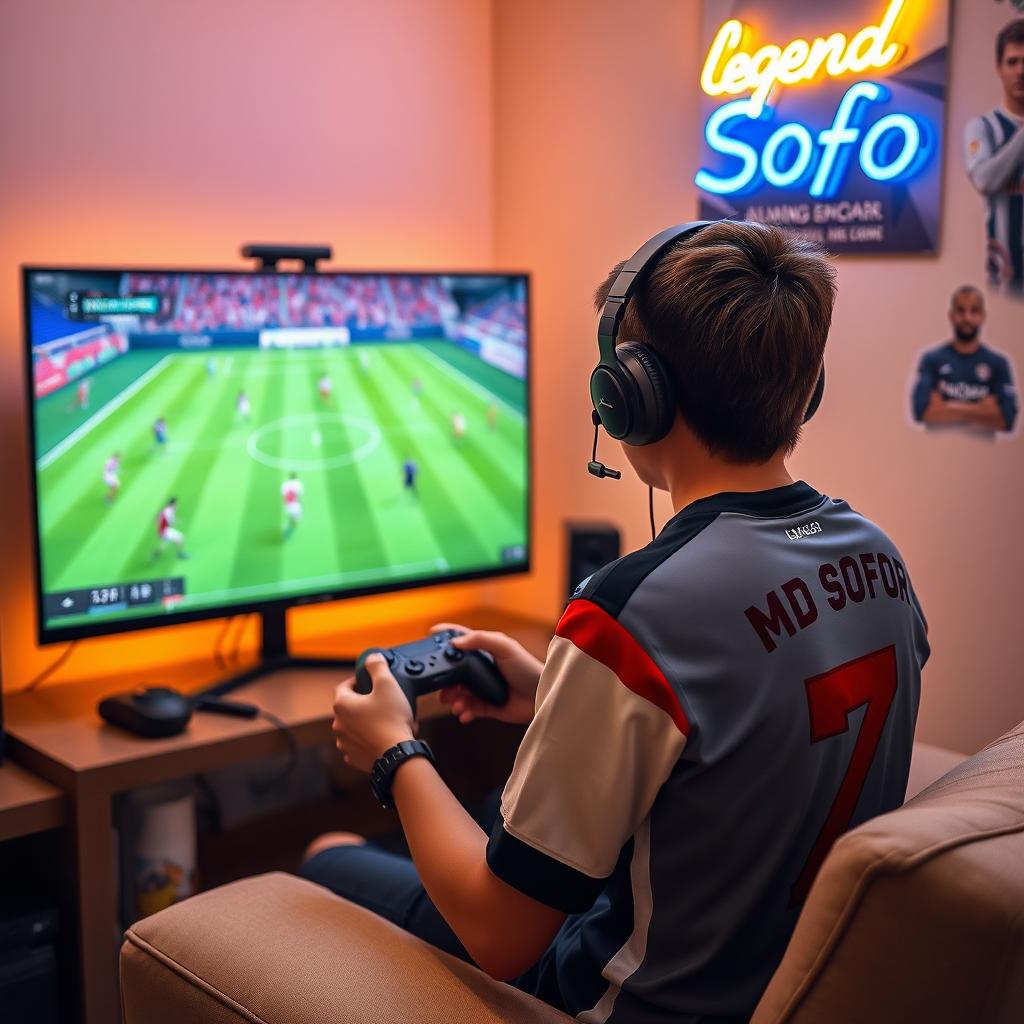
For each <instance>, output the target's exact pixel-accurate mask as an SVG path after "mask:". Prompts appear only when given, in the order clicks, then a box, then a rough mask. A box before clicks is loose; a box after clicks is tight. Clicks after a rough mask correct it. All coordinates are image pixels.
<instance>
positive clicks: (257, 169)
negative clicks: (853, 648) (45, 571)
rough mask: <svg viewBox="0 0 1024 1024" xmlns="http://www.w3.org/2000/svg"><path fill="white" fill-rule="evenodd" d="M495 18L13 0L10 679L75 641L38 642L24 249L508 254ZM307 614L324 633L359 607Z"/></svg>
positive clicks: (215, 260)
mask: <svg viewBox="0 0 1024 1024" xmlns="http://www.w3.org/2000/svg"><path fill="white" fill-rule="evenodd" d="M491 27H492V26H491V8H490V5H489V4H486V3H479V2H476V0H417V2H415V3H409V2H400V0H375V2H373V3H358V4H355V3H352V4H348V3H346V4H341V3H337V2H335V0H305V2H303V3H297V4H254V3H249V2H245V0H215V2H199V0H175V2H174V3H145V4H143V3H133V2H131V0H91V2H90V3H88V4H69V3H66V2H64V0H34V2H32V3H19V4H2V5H0V49H2V53H3V59H2V60H0V139H2V140H3V144H2V145H0V225H2V227H0V367H2V373H0V429H2V431H3V437H4V442H5V443H4V445H3V446H2V447H3V454H2V455H0V478H2V480H3V482H4V490H5V494H4V500H3V501H2V502H0V536H2V537H3V538H4V586H3V588H0V617H2V619H3V626H4V630H3V632H4V652H3V653H4V659H5V678H4V686H5V688H16V687H18V686H20V685H22V684H23V683H24V681H25V680H26V679H27V678H28V677H29V676H30V675H32V674H33V673H35V672H37V671H39V669H40V668H41V667H42V666H44V665H46V664H48V663H49V661H50V660H51V659H52V658H53V657H54V654H55V650H54V649H53V648H50V649H46V650H44V651H42V652H40V651H38V650H37V649H36V648H35V647H34V645H33V643H32V642H31V637H32V636H33V634H34V612H33V609H32V607H31V603H30V593H31V590H30V586H31V584H30V580H31V576H30V572H31V569H30V565H31V562H30V549H29V541H28V538H29V523H28V513H27V500H26V497H25V487H26V483H25V480H26V473H27V470H26V458H25V456H24V444H25V440H24V433H23V429H22V421H23V418H24V413H23V409H22V396H21V376H20V374H21V365H20V347H21V344H22V343H21V335H20V332H21V316H20V311H19V310H18V308H17V303H18V288H19V283H18V276H17V265H18V264H19V263H21V262H33V261H35V262H44V261H53V262H70V263H75V262H82V263H97V262H98V263H103V262H110V263H131V262H133V261H135V262H138V263H140V264H147V263H151V264H167V263H170V264H172V265H173V264H179V265H202V264H206V265H214V266H237V265H239V263H238V255H237V254H238V247H239V244H240V243H242V242H245V241H261V240H262V241H274V240H280V241H299V242H302V241H309V242H319V241H324V242H331V243H333V244H334V249H335V261H336V262H337V263H338V264H341V265H346V264H347V265H350V266H380V267H386V266H422V267H429V266H438V267H440V266H448V267H451V266H455V267H466V268H470V267H475V266H486V265H489V264H490V262H491V255H492V239H491V232H492V227H491V209H492V205H493V203H492V200H493V189H492V90H491ZM474 593H475V592H474V591H473V589H472V588H469V589H467V588H446V589H445V591H443V594H444V600H445V601H446V602H455V603H456V604H457V603H458V602H459V601H460V600H461V601H463V602H465V601H467V600H471V599H472V597H473V594H474ZM427 599H428V598H427V597H425V596H424V594H423V593H422V592H421V593H420V594H419V595H417V596H415V597H413V598H403V599H399V600H397V601H396V600H395V599H392V600H391V601H381V600H379V599H378V600H375V601H364V602H360V603H359V605H358V606H356V607H354V608H353V606H352V605H349V606H347V607H345V609H344V612H343V614H344V617H345V619H346V620H348V621H352V620H355V621H357V622H358V621H363V620H364V619H366V618H367V616H369V618H370V619H371V620H372V619H373V618H374V617H375V616H376V617H380V616H383V615H389V614H396V613H401V612H402V611H403V610H407V609H408V608H409V607H410V605H411V606H413V607H419V606H420V605H422V603H423V602H424V601H425V600H427ZM297 614H298V616H299V617H300V618H301V623H300V632H302V631H307V632H308V631H309V630H320V631H323V630H325V629H329V628H330V626H331V624H332V623H335V622H337V621H338V619H339V617H340V614H341V613H339V608H338V606H334V607H333V608H331V609H330V610H324V609H317V610H312V609H311V610H309V611H306V612H302V613H297ZM293 618H294V616H293ZM217 628H218V626H217V625H216V624H214V625H204V626H194V627H181V628H180V629H176V630H160V631H155V632H152V633H150V634H142V635H136V636H134V637H130V638H122V639H119V640H105V641H93V642H90V643H89V644H86V645H84V646H83V647H82V649H81V650H79V651H77V652H76V653H75V655H74V656H73V660H72V661H71V662H69V663H68V666H67V669H66V670H64V671H63V672H62V676H63V677H64V678H70V677H74V676H75V675H76V674H94V673H98V672H102V671H107V670H109V669H110V667H111V666H126V665H136V664H143V665H144V664H147V663H152V662H154V661H161V660H166V659H169V658H173V657H180V656H182V655H183V654H185V655H187V654H191V655H193V656H195V655H201V654H206V653H207V652H209V651H210V649H211V645H212V642H213V636H214V635H215V632H216V630H217Z"/></svg>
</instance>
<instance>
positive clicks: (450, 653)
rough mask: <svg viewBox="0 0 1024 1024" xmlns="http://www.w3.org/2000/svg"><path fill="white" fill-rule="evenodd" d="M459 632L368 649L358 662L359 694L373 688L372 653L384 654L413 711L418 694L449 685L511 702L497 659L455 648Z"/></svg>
mask: <svg viewBox="0 0 1024 1024" xmlns="http://www.w3.org/2000/svg"><path fill="white" fill-rule="evenodd" d="M459 635H460V633H459V631H458V630H454V629H446V630H443V631H441V632H440V633H434V634H432V635H431V636H428V637H425V638H424V639H422V640H413V641H410V642H409V643H407V644H401V645H400V646H398V647H370V648H368V649H367V650H365V651H363V653H362V654H360V655H359V658H358V659H357V661H356V686H355V690H356V693H369V692H370V691H371V690H372V689H373V682H372V680H371V679H370V673H369V672H368V671H367V669H366V659H367V658H368V657H369V656H370V655H371V654H383V655H384V657H385V659H386V660H387V663H388V667H389V668H390V669H391V674H392V675H393V676H394V677H395V679H396V681H397V682H398V685H399V686H400V687H401V689H402V692H403V693H404V694H405V696H406V698H407V699H408V701H409V703H410V705H412V709H413V713H415V711H416V698H417V697H420V696H422V695H423V694H425V693H433V692H434V691H435V690H443V689H445V688H446V687H449V686H463V687H465V688H466V689H467V690H469V691H470V692H471V693H475V694H476V695H477V696H478V697H480V698H481V699H483V700H485V701H487V702H488V703H489V704H495V705H498V706H500V705H502V704H505V703H507V701H508V683H506V682H505V679H504V677H503V676H502V674H501V673H500V672H499V671H498V668H497V666H496V665H495V664H494V659H493V658H492V657H491V655H489V654H487V653H486V652H485V651H460V650H459V649H458V648H457V647H453V646H452V643H451V641H452V638H453V637H456V636H459Z"/></svg>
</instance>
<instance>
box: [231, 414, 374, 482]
mask: <svg viewBox="0 0 1024 1024" xmlns="http://www.w3.org/2000/svg"><path fill="white" fill-rule="evenodd" d="M341 427H344V428H346V432H347V431H348V429H351V431H352V432H353V433H357V436H359V435H361V436H360V437H359V441H360V443H359V444H358V445H356V446H355V447H351V448H349V449H348V450H347V451H341V452H338V453H337V454H335V455H332V454H330V452H331V448H332V446H331V437H332V435H333V436H334V437H337V435H338V433H339V428H341ZM286 431H287V432H288V433H289V434H291V435H292V440H293V441H294V439H295V438H296V437H299V436H300V435H301V436H302V440H303V446H304V447H305V448H307V449H308V451H309V452H310V453H311V454H312V453H313V452H314V451H315V450H316V449H318V448H320V447H321V446H322V447H323V450H324V454H323V455H313V456H312V457H306V458H303V457H302V456H298V457H291V458H287V457H285V456H283V455H278V454H276V453H274V452H268V451H265V450H264V449H263V447H261V444H262V443H264V442H265V441H266V439H267V438H268V437H270V436H273V435H274V434H278V433H283V432H286ZM380 441H381V433H380V428H379V427H378V426H377V425H376V424H375V423H371V422H369V421H368V420H364V419H362V418H360V417H359V416H346V415H345V414H344V413H306V414H304V415H301V416H282V417H281V419H279V420H273V421H272V422H270V423H265V424H264V425H263V426H262V427H260V428H259V429H258V430H254V431H253V432H252V433H251V434H250V435H249V439H248V440H247V441H246V443H245V449H246V451H247V452H248V453H249V456H250V457H251V458H252V459H255V461H256V462H259V463H261V464H262V465H264V466H269V467H270V468H271V469H285V470H303V471H308V472H313V471H316V470H321V469H338V468H339V467H340V466H349V465H351V464H352V463H353V462H359V461H360V460H361V459H365V458H366V457H367V456H368V455H370V454H371V453H372V452H373V451H374V450H375V449H376V448H377V446H378V445H379V444H380ZM351 443H352V442H351V441H350V440H349V439H348V438H347V437H346V444H351ZM291 447H292V448H293V449H294V448H295V447H297V446H296V445H295V444H294V443H293V444H292V445H291Z"/></svg>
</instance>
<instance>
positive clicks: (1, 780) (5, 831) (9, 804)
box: [0, 759, 67, 843]
mask: <svg viewBox="0 0 1024 1024" xmlns="http://www.w3.org/2000/svg"><path fill="white" fill-rule="evenodd" d="M66 817H67V801H66V799H65V797H64V794H63V793H62V792H61V791H60V790H59V789H58V788H57V787H56V786H52V785H51V784H50V783H49V782H45V781H44V780H43V779H39V778H37V777H36V776H35V775H33V774H32V773H31V772H30V771H26V770H25V769H24V768H22V767H21V765H19V764H15V763H14V762H13V761H11V760H10V759H8V760H6V761H4V763H3V765H0V843H2V842H4V841H6V840H8V839H17V838H18V837H19V836H27V835H31V833H33V832H45V831H46V830H47V829H51V828H59V827H60V826H61V825H63V824H64V822H65V820H66Z"/></svg>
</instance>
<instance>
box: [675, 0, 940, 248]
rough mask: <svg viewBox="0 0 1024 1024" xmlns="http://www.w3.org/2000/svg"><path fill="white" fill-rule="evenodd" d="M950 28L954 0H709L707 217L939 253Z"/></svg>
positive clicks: (700, 176) (827, 240)
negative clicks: (811, 0) (820, 0)
mask: <svg viewBox="0 0 1024 1024" xmlns="http://www.w3.org/2000/svg"><path fill="white" fill-rule="evenodd" d="M726 15H727V16H726ZM948 37H949V0H830V2H829V3H827V4H809V3H807V2H806V0H799V2H797V0H734V2H732V3H728V4H723V3H722V2H721V0H705V3H704V50H703V55H704V62H703V67H702V69H701V74H700V87H701V92H702V101H701V102H702V108H701V111H702V125H703V135H704V137H703V144H702V147H701V157H700V168H699V170H698V172H697V175H696V177H695V179H694V180H695V183H696V185H697V187H698V188H699V189H700V213H701V217H703V218H706V219H713V218H717V217H738V218H740V219H745V220H758V221H763V222H765V223H769V224H778V225H780V226H782V227H784V228H786V229H787V230H790V231H793V232H795V233H798V234H800V235H803V236H804V237H807V238H812V239H814V240H815V241H818V242H821V243H823V244H824V245H825V246H826V247H827V248H828V249H830V250H831V251H832V252H836V253H851V252H861V253H868V252H931V251H935V250H936V249H937V248H938V241H939V218H940V201H941V196H942V163H943V161H942V152H943V143H942V133H943V121H944V112H943V107H944V104H945V95H946V54H947V46H948Z"/></svg>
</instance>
